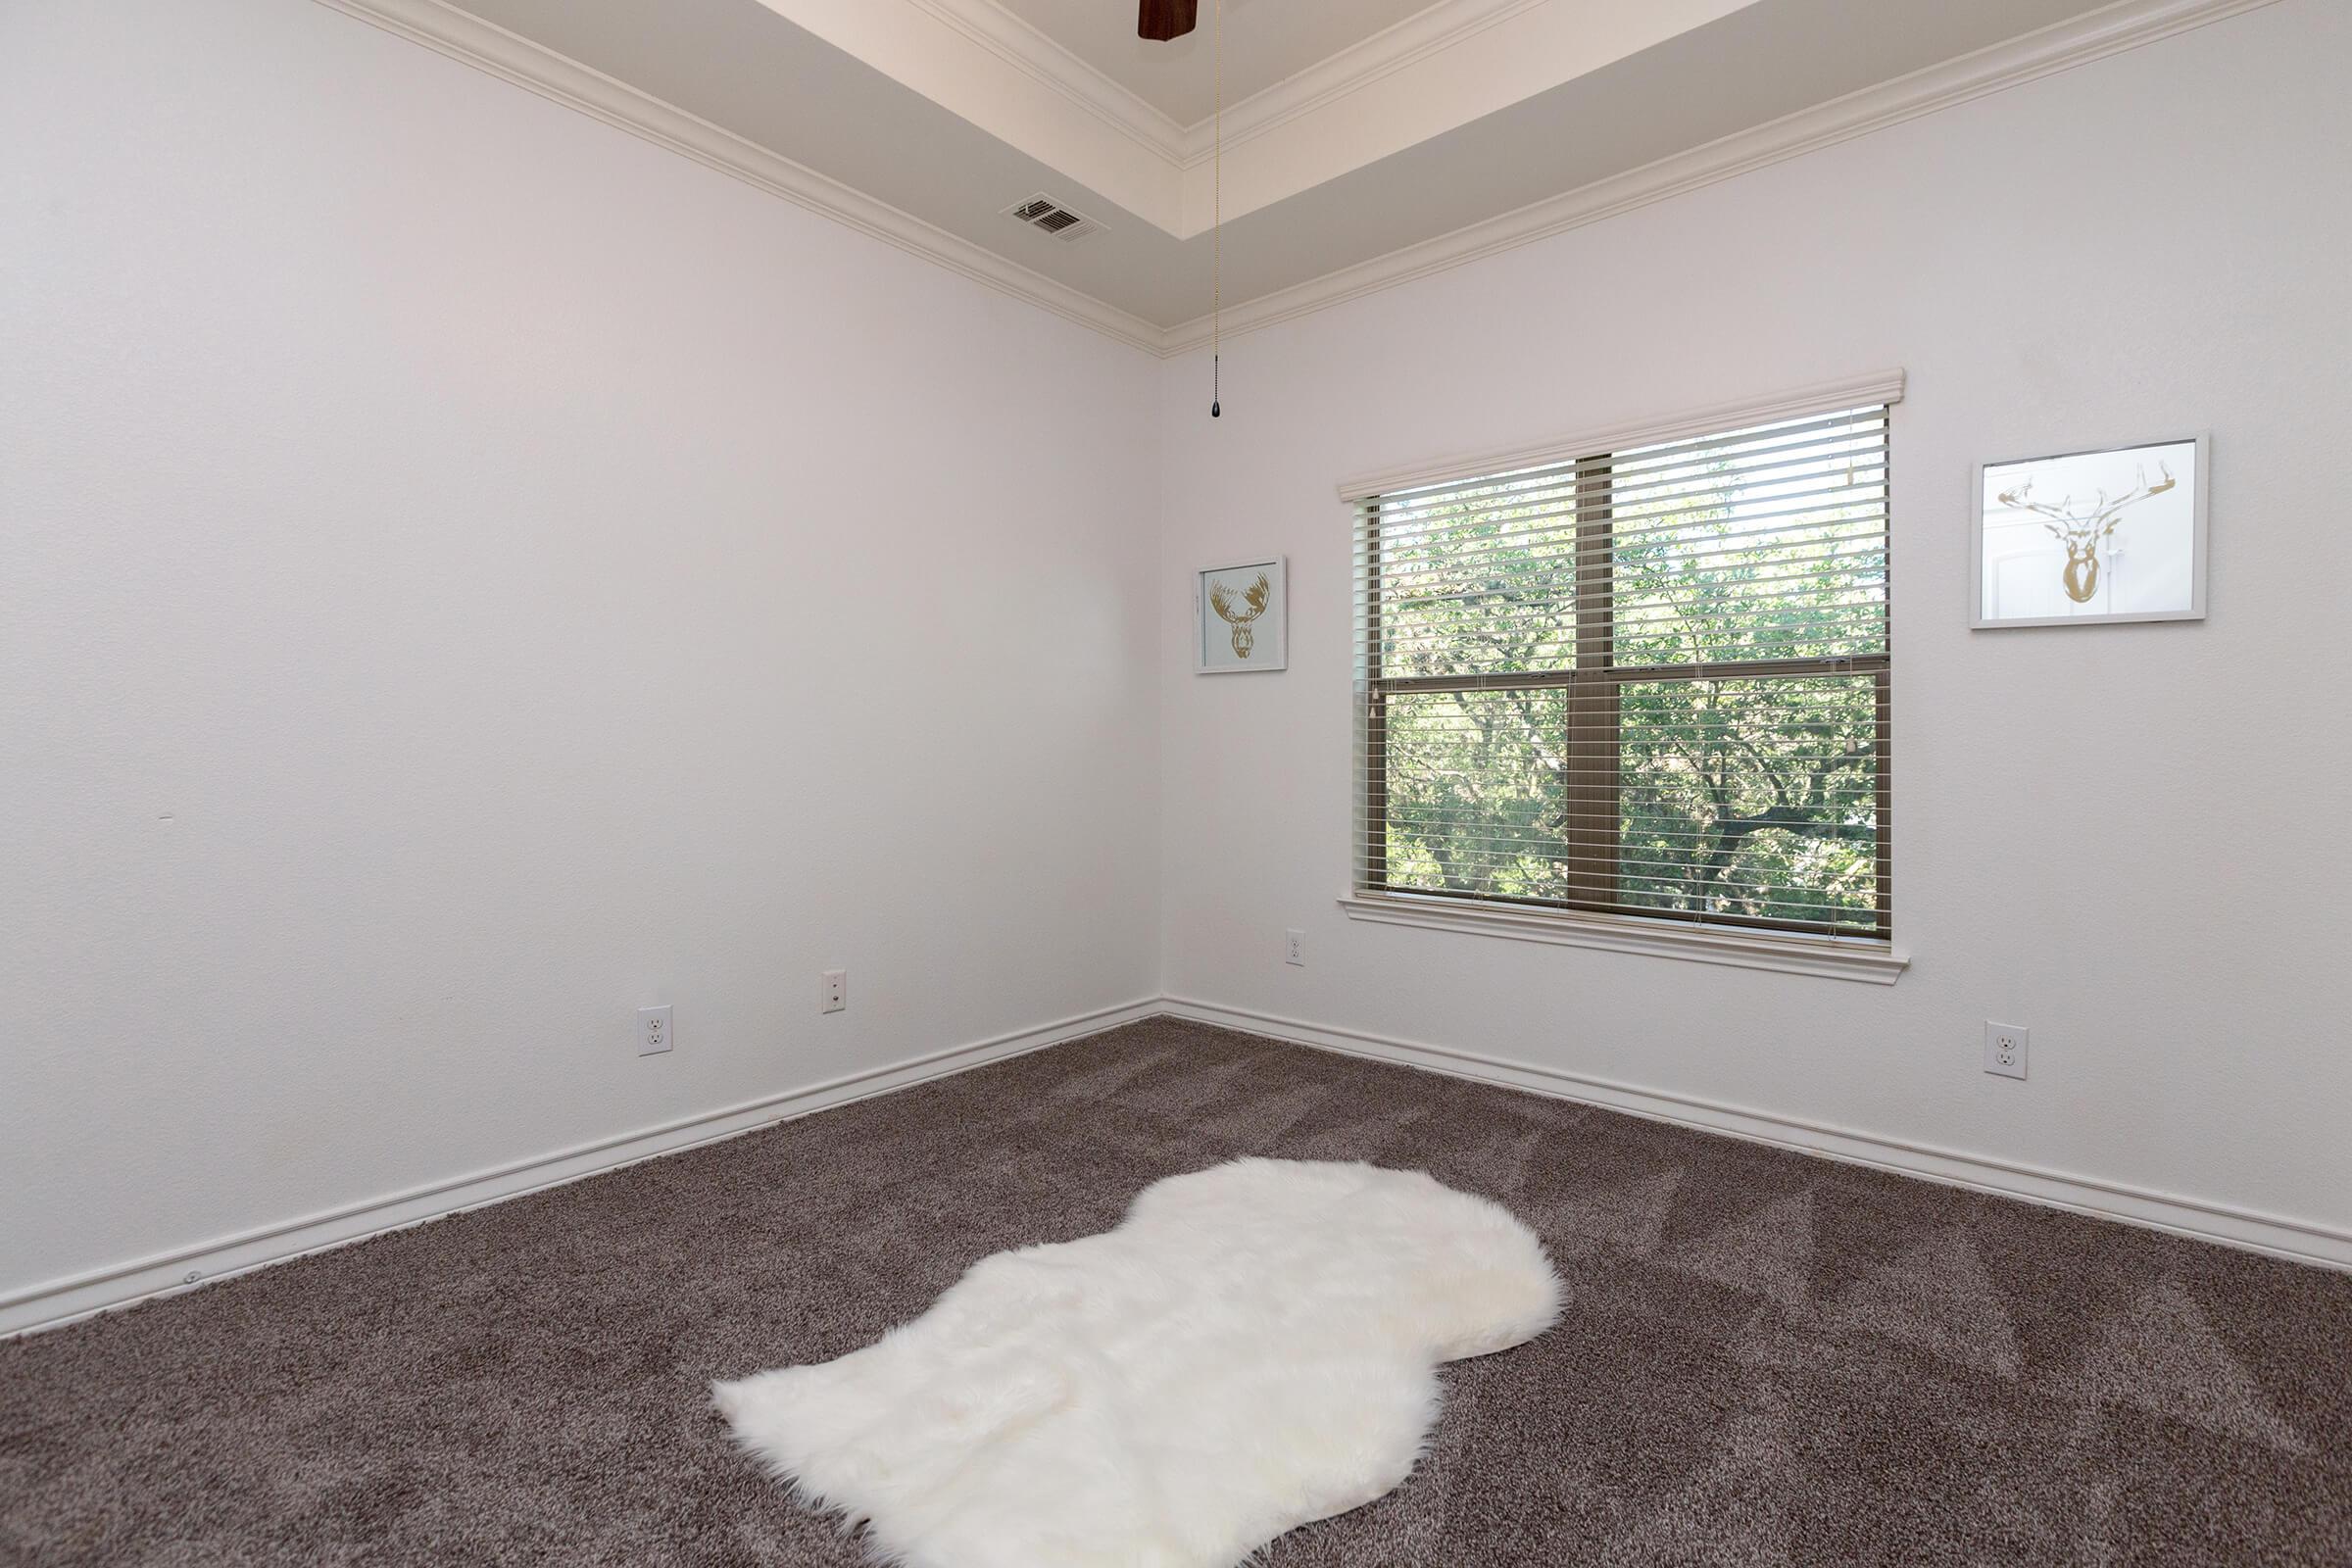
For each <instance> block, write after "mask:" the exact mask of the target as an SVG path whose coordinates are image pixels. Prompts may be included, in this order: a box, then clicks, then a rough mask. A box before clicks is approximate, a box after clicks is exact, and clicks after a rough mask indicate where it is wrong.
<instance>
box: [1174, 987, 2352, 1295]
mask: <svg viewBox="0 0 2352 1568" xmlns="http://www.w3.org/2000/svg"><path fill="white" fill-rule="evenodd" d="M1162 1008H1163V1010H1164V1011H1165V1012H1166V1013H1167V1014H1168V1015H1169V1016H1171V1017H1177V1018H1189V1019H1192V1020H1193V1021H1195V1022H1197V1023H1207V1024H1216V1025H1219V1026H1221V1027H1223V1028H1227V1029H1239V1030H1243V1031H1246V1032H1248V1033H1250V1034H1260V1035H1266V1036H1269V1037H1271V1038H1273V1039H1276V1040H1284V1041H1288V1042H1290V1043H1292V1044H1294V1045H1300V1046H1309V1047H1312V1048H1314V1049H1316V1050H1318V1051H1332V1052H1338V1053H1340V1054H1345V1055H1350V1056H1361V1057H1366V1058H1369V1059H1371V1060H1375V1061H1392V1062H1398V1063H1401V1064H1403V1065H1405V1066H1408V1067H1419V1068H1421V1069H1423V1070H1425V1071H1429V1072H1437V1073H1444V1074H1446V1075H1447V1076H1448V1077H1454V1078H1468V1079H1473V1080H1475V1081H1477V1082H1480V1083H1490V1084H1499V1085H1501V1086H1503V1087H1505V1088H1509V1089H1522V1090H1527V1091H1529V1092H1531V1093H1534V1094H1540V1095H1548V1096H1551V1097H1553V1098H1554V1099H1559V1100H1573V1101H1578V1102H1581V1103H1586V1104H1592V1105H1600V1106H1603V1107H1605V1108H1607V1109H1610V1110H1622V1111H1626V1112H1629V1113H1631V1114H1633V1115H1636V1116H1646V1117H1649V1118H1650V1119H1652V1120H1656V1121H1668V1122H1674V1123H1676V1124H1678V1125H1680V1126H1684V1127H1693V1128H1696V1129H1698V1130H1700V1131H1702V1132H1711V1133H1723V1134H1727V1135H1729V1136H1731V1137H1734V1138H1744V1139H1747V1140H1748V1141H1750V1142H1752V1143H1760V1144H1771V1145H1774V1146H1775V1147H1777V1148H1781V1149H1789V1150H1794V1151H1796V1152H1800V1153H1806V1154H1814V1155H1818V1156H1821V1157H1824V1158H1828V1159H1836V1160H1841V1161H1843V1162H1845V1163H1847V1164H1854V1165H1868V1166H1871V1167H1873V1168H1875V1169H1878V1170H1885V1171H1892V1172H1894V1173H1895V1174H1897V1175H1902V1176H1916V1177H1920V1178H1922V1179H1924V1180H1927V1181H1933V1182H1941V1183H1943V1184H1945V1185H1946V1186H1951V1187H1966V1188H1971V1189H1973V1190H1975V1191H1978V1192H1985V1193H1993V1194H1997V1195H1998V1196H2000V1197H2003V1198H2014V1199H2019V1200H2022V1201H2026V1202H2029V1203H2040V1204H2043V1205H2044V1206H2047V1207H2051V1208H2064V1209H2071V1210H2073V1211H2074V1212H2076V1213H2080V1214H2090V1215H2094V1216H2096V1217H2098V1218H2100V1219H2111V1220H2118V1221H2121V1222H2122V1223H2124V1224H2127V1225H2140V1226H2145V1227H2148V1228H2149V1229H2153V1230H2160V1231H2169V1232H2171V1233H2173V1234H2174V1235H2177V1236H2187V1237H2192V1238H2194V1239H2196V1240H2198V1241H2205V1242H2219V1243H2221V1244H2223V1245H2224V1246H2228V1247H2236V1248H2242V1249H2244V1250H2248V1251H2255V1252H2264V1253H2268V1254H2270V1255H2271V1256H2274V1257H2283V1258H2290V1259H2292V1260H2294V1261H2296V1262H2299V1263H2317V1264H2321V1265H2323V1266H2326V1267H2329V1268H2338V1269H2346V1270H2352V1230H2345V1229H2341V1228H2338V1227H2335V1226H2331V1225H2326V1224H2322V1223H2319V1222H2317V1221H2313V1220H2300V1219H2289V1218H2286V1217H2285V1216H2283V1215H2278V1214H2265V1213H2260V1212H2257V1211H2255V1210H2253V1209H2247V1208H2238V1207H2234V1206H2231V1205H2229V1204H2226V1203H2216V1202H2210V1201H2205V1200H2203V1199H2195V1198H2185V1197H2181V1196H2180V1195H2179V1194H2174V1193H2161V1192H2155V1191H2152V1190H2150V1189H2147V1188H2141V1187H2132V1186H2129V1185H2126V1184H2124V1183H2120V1182H2109V1181H2102V1180H2099V1179H2097V1178H2095V1177H2089V1176H2079V1175H2075V1174H2072V1173H2070V1172H2066V1171H2058V1170H2050V1169H2047V1168H2045V1167H2042V1166H2038V1165H2027V1164H2021V1163H2017V1162H2014V1161H2010V1160H2004V1159H1999V1158H1995V1157H1992V1156H1990V1155H1985V1154H1972V1153H1969V1152H1964V1151H1961V1150H1956V1149H1944V1148H1939V1147H1937V1146H1935V1145H1932V1144H1921V1143H1913V1142H1909V1141H1906V1140H1903V1139H1898V1138H1887V1137H1883V1136H1881V1135H1879V1134H1876V1133H1867V1132H1861V1131H1858V1130H1856V1129H1853V1128H1850V1127H1835V1126H1831V1125H1828V1124H1826V1123H1823V1122H1814V1121H1806V1120H1802V1119H1800V1118H1797V1117H1793V1116H1784V1115H1780V1114H1778V1113H1776V1112H1772V1111H1762V1110H1751V1109H1747V1108H1745V1107H1742V1106H1739V1105H1727V1104H1723V1103H1719V1102H1715V1101H1710V1100H1702V1099H1698V1098H1695V1097H1693V1096H1688V1095H1677V1094H1669V1093H1666V1092H1664V1091H1661V1090H1655V1089H1642V1088H1639V1087H1637V1086H1635V1085H1632V1084H1622V1083H1615V1082H1611V1081H1610V1080H1607V1079H1603V1078H1593V1077H1589V1076H1587V1075H1585V1074H1582V1073H1575V1072H1568V1071H1565V1070H1563V1069H1561V1068H1557V1067H1547V1066H1540V1065H1537V1064H1535V1063H1532V1062H1524V1061H1512V1060H1509V1059H1507V1058H1504V1057H1500V1056H1490V1055H1484V1054H1480V1053H1478V1052H1473V1051H1460V1050H1456V1049H1454V1048H1452V1047H1447V1046H1432V1045H1424V1044H1422V1043H1420V1042H1418V1041H1411V1040H1399V1039H1395V1038H1393V1037H1390V1036H1387V1035H1375V1034H1367V1033H1365V1032H1363V1031H1361V1030H1355V1029H1342V1028H1334V1027H1331V1026H1328V1025H1323V1024H1312V1023H1306V1022H1303V1021H1301V1020H1299V1019H1297V1018H1285V1017H1281V1016H1278V1015H1276V1014H1273V1013H1265V1012H1256V1011H1253V1010H1251V1009H1249V1008H1246V1007H1230V1006H1224V1005H1219V1004H1216V1003H1208V1002H1199V1001H1194V1000H1191V999H1189V998H1183V997H1168V998H1164V999H1162Z"/></svg>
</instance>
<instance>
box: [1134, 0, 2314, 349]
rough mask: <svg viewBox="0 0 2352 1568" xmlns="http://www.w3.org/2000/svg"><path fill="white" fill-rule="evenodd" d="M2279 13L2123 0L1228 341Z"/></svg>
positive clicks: (1230, 313) (1642, 175)
mask: <svg viewBox="0 0 2352 1568" xmlns="http://www.w3.org/2000/svg"><path fill="white" fill-rule="evenodd" d="M2277 3H2278V0H2121V3H2120V4H2117V5H2112V6H2109V7H2107V8H2106V9H2104V10H2101V11H2094V12H2091V13H2089V14H2087V15H2085V16H2082V17H2077V18H2074V19H2072V20H2070V21H2067V22H2062V23H2058V24H2055V25H2051V26H2048V27H2044V28H2041V29H2040V30H2038V31H2035V32H2030V33H2027V34H2025V35H2024V36H2022V37H2018V38H2013V39H2011V40H2009V41H2008V42H2006V43H2000V44H1994V45H1992V46H1991V47H1989V48H1985V49H1980V50H1978V51H1977V52H1975V53H1974V54H1968V55H1962V56H1961V57H1959V58H1958V59H1956V60H1947V61H1945V62H1944V63H1942V64H1941V65H1936V66H1930V67H1928V68H1926V69H1925V70H1922V71H1916V72H1913V73H1911V74H1909V75H1907V76H1897V77H1895V78H1894V79H1893V80H1891V81H1887V82H1882V83H1880V84H1879V85H1877V86H1875V87H1866V88H1864V89H1862V90H1861V91H1859V92H1854V93H1849V94H1847V95H1846V96H1845V97H1843V98H1835V99H1832V100H1831V101H1830V102H1828V103H1826V104H1820V105H1817V106H1816V107H1814V108H1811V109H1805V110H1800V111H1798V112H1797V113H1795V114H1793V115H1789V116H1786V117H1784V118H1782V119H1780V120H1776V121H1771V122H1769V123H1765V124H1762V125H1758V126H1755V127H1754V128H1752V129H1749V130H1743V131H1738V132H1735V133H1734V134H1732V135H1729V136H1725V137H1722V138H1721V139H1719V140H1716V141H1712V142H1709V143H1707V144H1706V145H1704V146H1702V147H1694V148H1691V150H1690V151H1688V152H1682V153H1676V154H1674V155H1672V156H1670V157H1667V158H1661V159H1659V160H1658V161H1657V162H1655V163H1652V164H1645V165H1643V166H1642V168H1640V169H1635V170H1629V171H1627V172H1624V173H1622V174H1613V175H1611V176H1609V177H1608V178H1606V179H1601V180H1596V181H1594V182H1593V183H1592V184H1590V185H1585V186H1580V187H1579V188H1577V189H1575V190H1572V191H1565V192H1563V193H1561V194H1560V195H1557V196H1551V197H1546V198H1545V199H1544V200H1543V201H1540V202H1534V203H1531V204H1529V205H1528V206H1526V207H1522V208H1519V209H1518V210H1517V211H1515V212H1509V213H1504V214H1502V215H1501V216H1500V217H1497V218H1492V219H1489V220H1487V221H1485V222H1481V223H1473V224H1471V225H1470V226H1469V227H1467V228H1461V229H1456V230H1454V231H1453V232H1452V233H1450V234H1441V235H1439V236H1437V237H1436V238H1434V239H1428V240H1423V241H1421V242H1420V243H1418V244H1415V245H1408V246H1405V247H1404V248H1403V249H1401V250H1397V251H1392V252H1390V253H1389V254H1388V255H1386V256H1378V257H1374V258H1373V259H1372V260H1370V261H1366V262H1359V263H1357V264H1355V265H1354V266H1352V267H1344V268H1341V269H1339V270H1336V271H1331V272H1326V273H1324V274H1323V275H1322V276H1320V277H1316V278H1310V279H1308V280H1307V281H1306V282H1303V283H1298V284H1294V285H1293V286H1291V287H1289V288H1285V289H1277V290H1275V291H1274V292H1273V293H1271V294H1264V295H1260V296H1259V297H1257V298H1256V299H1253V300H1249V301H1246V302H1244V303H1243V304H1241V305H1237V306H1232V307H1229V308H1227V309H1226V311H1225V312H1224V315H1223V324H1222V335H1223V336H1225V337H1236V336H1239V335H1241V334H1242V333H1245V332H1253V331H1257V330H1259V329H1260V328H1263V327H1268V326H1274V325H1277V324H1278V323H1280V322H1283V321H1288V320H1292V319H1296V318H1298V317H1301V316H1305V315H1308V314H1310V313H1311V312H1315V311H1320V310H1326V309H1329V308H1330V307H1331V306H1334V305H1341V304H1345V303H1347V302H1348V300H1352V299H1359V298H1361V297H1362V296H1364V295H1366V294H1372V293H1377V292H1379V291H1380V290H1383V289H1390V288H1395V287H1397V285H1399V284H1403V283H1410V282H1413V281H1415V280H1416V279H1419V278H1423V277H1429V276H1432V275H1434V274H1436V273H1439V272H1443V271H1447V270H1451V269H1453V268H1456V267H1461V266H1464V265H1466V264H1468V263H1470V262H1475V261H1479V260H1482V259H1483V258H1485V257H1489V256H1494V255H1496V254H1499V253H1500V252H1503V251H1507V250H1513V249H1516V248H1517V247H1519V246H1521V245H1527V244H1531V243H1533V242H1534V241H1537V240H1541V239H1548V238H1549V237H1551V236H1552V235H1554V234H1561V233H1565V232H1567V231H1568V230H1570V229H1573V228H1582V227H1583V226H1584V225H1586V224H1588V223H1597V222H1599V221H1602V220H1604V219H1609V218H1614V217H1616V216H1617V215H1619V214H1620V213H1627V212H1631V211H1633V210H1634V209H1636V208H1640V207H1646V206H1648V205H1649V204H1650V203H1652V202H1661V201H1665V200H1667V199H1668V198H1670V197H1674V196H1680V195H1683V194H1685V193H1687V192H1690V191H1693V190H1698V189H1701V188H1703V187H1705V186H1708V185H1712V184H1715V183H1716V182H1717V181H1719V180H1726V179H1732V178H1735V177H1737V176H1739V175H1740V174H1744V173H1747V172H1750V171H1753V170H1758V169H1764V168H1767V167H1769V166H1771V165H1773V164H1779V163H1785V162H1787V161H1788V160H1789V159H1792V158H1801V157H1803V156H1804V155H1805V154H1807V153H1811V152H1818V151H1820V150H1822V149H1823V148H1826V147H1834V146H1836V145H1837V144H1838V143H1839V142H1842V141H1850V140H1852V139H1853V138H1855V137H1857V136H1865V135H1868V134H1869V133H1871V132H1872V131H1874V130H1881V129H1885V128H1886V127H1887V126H1889V125H1896V124H1900V123H1903V122H1904V121H1907V120H1916V119H1919V118H1921V117H1922V116H1926V115H1932V114H1935V113H1936V112H1938V111H1940V110H1944V109H1950V108H1953V107H1955V106H1957V105H1960V104H1964V103H1967V102H1969V101H1971V100H1972V99H1976V98H1983V97H1986V96H1988V95H1990V94H1992V93H1997V92H2002V91H2005V90H2007V89H2008V88H2011V87H2016V86H2022V85H2024V84H2025V83H2027V82H2030V81H2034V80H2038V79H2039V78H2041V77H2043V76H2047V75H2052V74H2054V73H2058V72H2062V71H2069V70H2072V69H2073V68H2075V67H2077V66H2082V65H2087V64H2089V63H2090V62H2092V61H2095V60H2104V59H2106V58H2107V57H2108V56H2110V55H2118V54H2123V53H2125V52H2126V51H2128V50H2132V49H2137V48H2139V47H2141V46H2142V45H2145V44H2151V43H2156V42H2158V41H2160V40H2162V39H2165V38H2170V37H2173V36H2175V35H2177V34H2179V33H2183V32H2188V31H2191V30H2193V29H2195V28H2198V27H2202V26H2206V25H2210V24H2212V23H2216V22H2222V21H2226V20H2227V19H2229V18H2230V17H2234V16H2239V15H2242V14H2243V13H2245V12H2249V11H2259V10H2261V9H2263V8H2264V7H2266V6H2271V5H2275V4H2277ZM1211 327H1212V322H1211V319H1210V318H1209V317H1205V316H1202V317H1197V318H1195V319H1192V320H1190V321H1186V322H1184V323H1183V324H1181V325H1178V326H1172V327H1170V328H1168V330H1167V332H1166V334H1165V341H1164V344H1163V346H1162V348H1161V351H1160V352H1161V353H1162V355H1164V356H1174V355H1178V354H1187V353H1190V352H1192V351H1194V350H1196V349H1200V348H1204V347H1206V346H1207V345H1208V343H1209V341H1210V335H1211Z"/></svg>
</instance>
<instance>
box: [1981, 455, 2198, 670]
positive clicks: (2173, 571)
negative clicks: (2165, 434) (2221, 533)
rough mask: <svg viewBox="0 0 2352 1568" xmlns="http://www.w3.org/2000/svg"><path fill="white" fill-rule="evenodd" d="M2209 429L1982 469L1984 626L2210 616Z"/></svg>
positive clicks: (2181, 618)
mask: <svg viewBox="0 0 2352 1568" xmlns="http://www.w3.org/2000/svg"><path fill="white" fill-rule="evenodd" d="M2205 457H2206V438H2205V437H2203V436H2193V437H2183V438H2181V439H2180V440H2177V441H2156V442H2151V443H2149V444H2147V445H2145V446H2136V447H2113V448H2109V449H2107V450H2104V451H2097V452H2066V453H2060V454H2058V455H2056V456H2054V457H2047V458H2022V459H2018V460H2016V461H2014V462H2009V463H1987V464H1985V465H1984V466H1982V467H1980V468H1979V469H1978V470H1977V493H1976V498H1975V503H1974V504H1975V509H1976V519H1977V522H1976V536H1977V549H1976V607H1975V608H1976V613H1975V616H1974V618H1973V619H1972V620H1971V622H1970V624H1972V625H1975V626H1979V627H1985V626H2080V625H2094V624H2098V623H2101V622H2110V621H2124V620H2202V619H2204V618H2205V470H2206V462H2205Z"/></svg>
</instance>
